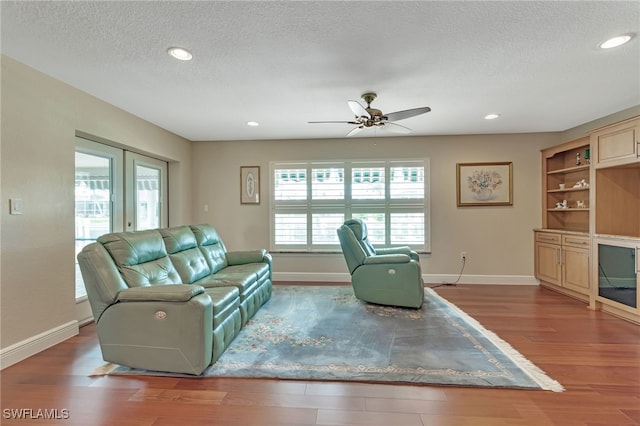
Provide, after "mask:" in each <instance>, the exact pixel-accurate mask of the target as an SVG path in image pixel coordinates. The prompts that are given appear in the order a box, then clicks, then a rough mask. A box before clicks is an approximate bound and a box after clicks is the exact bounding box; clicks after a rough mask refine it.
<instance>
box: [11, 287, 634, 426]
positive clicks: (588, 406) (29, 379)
mask: <svg viewBox="0 0 640 426" xmlns="http://www.w3.org/2000/svg"><path fill="white" fill-rule="evenodd" d="M436 291H437V292H438V293H439V294H441V295H442V296H444V297H445V298H447V299H448V300H450V301H451V302H453V303H455V304H457V305H458V306H459V307H460V308H462V309H463V310H464V311H466V312H467V313H468V314H470V315H471V316H473V317H474V318H476V319H477V320H478V321H480V322H481V323H482V324H483V325H484V326H485V327H486V328H488V329H490V330H492V331H494V332H495V333H497V334H498V335H499V336H500V337H502V338H503V339H504V340H506V341H507V342H509V343H510V344H511V345H512V346H514V347H515V348H516V349H517V350H519V351H520V352H521V353H522V354H523V355H525V356H526V357H527V358H528V359H530V360H531V361H532V362H534V363H535V364H537V365H538V366H539V367H540V368H542V369H543V370H544V371H546V372H547V374H549V375H550V376H551V377H553V378H554V379H556V380H558V381H559V382H560V383H561V384H562V385H563V386H564V387H565V388H566V391H565V392H562V393H554V392H549V391H526V390H510V389H478V388H456V387H442V386H440V387H438V386H404V385H377V384H361V383H338V382H333V383H332V382H311V381H308V382H299V381H284V380H282V381H280V380H245V379H183V378H158V377H108V376H107V377H89V376H88V374H89V373H90V372H91V371H92V370H93V369H94V368H95V367H97V366H100V365H102V364H103V361H102V357H101V354H100V350H99V348H98V342H97V337H96V331H95V326H94V325H88V326H85V327H83V328H82V329H81V331H80V334H79V335H78V336H76V337H74V338H71V339H69V340H67V341H65V342H63V343H61V344H59V345H57V346H55V347H53V348H51V349H49V350H47V351H44V352H42V353H40V354H38V355H35V356H33V357H31V358H29V359H27V360H25V361H23V362H20V363H18V364H16V365H14V366H11V367H9V368H7V369H5V370H3V371H2V373H1V380H2V383H1V391H2V393H1V408H2V418H0V423H2V424H3V425H4V424H19V425H32V424H33V425H45V424H64V425H83V426H86V425H212V424H215V425H243V426H249V425H260V426H262V425H384V426H389V425H394V426H400V425H452V426H453V425H473V426H482V425H491V426H501V425H505V426H506V425H508V426H514V425H535V426H539V425H563V426H570V425H588V426H596V425H640V326H637V325H634V324H631V323H629V322H625V321H623V320H620V319H617V318H615V317H613V316H610V315H607V314H603V313H600V312H594V311H590V310H588V309H587V307H586V305H585V304H584V303H582V302H578V301H575V300H573V299H570V298H568V297H566V296H562V295H560V294H557V293H555V292H552V291H550V290H547V289H544V288H539V287H535V286H480V285H468V286H456V287H440V288H437V289H436ZM20 409H32V410H33V411H32V414H31V415H30V416H29V417H37V415H38V411H37V410H38V409H41V410H45V409H46V410H54V409H56V410H58V411H57V412H55V413H56V414H58V416H59V417H68V418H66V419H60V420H57V421H52V420H43V419H22V420H18V419H15V418H11V417H12V413H15V410H20ZM11 410H14V411H11ZM65 410H66V411H65ZM22 412H23V413H25V412H24V411H22ZM40 414H42V413H40Z"/></svg>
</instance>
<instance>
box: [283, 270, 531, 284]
mask: <svg viewBox="0 0 640 426" xmlns="http://www.w3.org/2000/svg"><path fill="white" fill-rule="evenodd" d="M457 279H458V275H435V274H424V275H422V280H423V281H424V282H425V284H442V283H454V282H455V281H456V280H457ZM273 281H287V282H291V281H298V282H310V281H311V282H313V281H315V282H339V283H348V282H351V276H350V275H349V274H348V273H335V272H334V273H322V272H274V273H273ZM458 284H497V285H538V284H539V282H538V280H537V279H536V278H535V277H534V276H532V275H462V276H461V277H460V280H459V281H458Z"/></svg>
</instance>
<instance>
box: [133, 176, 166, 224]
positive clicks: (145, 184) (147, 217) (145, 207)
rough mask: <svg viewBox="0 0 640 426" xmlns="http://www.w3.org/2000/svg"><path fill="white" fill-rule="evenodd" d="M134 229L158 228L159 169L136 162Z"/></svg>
mask: <svg viewBox="0 0 640 426" xmlns="http://www.w3.org/2000/svg"><path fill="white" fill-rule="evenodd" d="M135 176H136V183H135V184H136V201H135V202H136V230H142V229H155V228H160V201H161V196H160V195H161V192H160V170H159V169H155V168H152V167H148V166H143V165H140V164H136V171H135Z"/></svg>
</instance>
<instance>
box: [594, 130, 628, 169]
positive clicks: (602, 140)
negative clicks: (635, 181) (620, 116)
mask: <svg viewBox="0 0 640 426" xmlns="http://www.w3.org/2000/svg"><path fill="white" fill-rule="evenodd" d="M591 143H592V144H593V147H594V150H593V153H594V157H595V158H594V164H595V168H596V169H598V168H602V167H615V166H621V165H626V164H633V163H638V162H640V119H638V118H634V119H631V120H626V121H623V122H621V123H617V124H615V125H612V126H607V127H604V128H602V129H598V130H596V131H594V132H593V133H592V134H591Z"/></svg>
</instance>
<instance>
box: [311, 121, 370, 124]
mask: <svg viewBox="0 0 640 426" xmlns="http://www.w3.org/2000/svg"><path fill="white" fill-rule="evenodd" d="M308 123H310V124H318V123H341V124H360V123H358V122H356V121H308Z"/></svg>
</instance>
